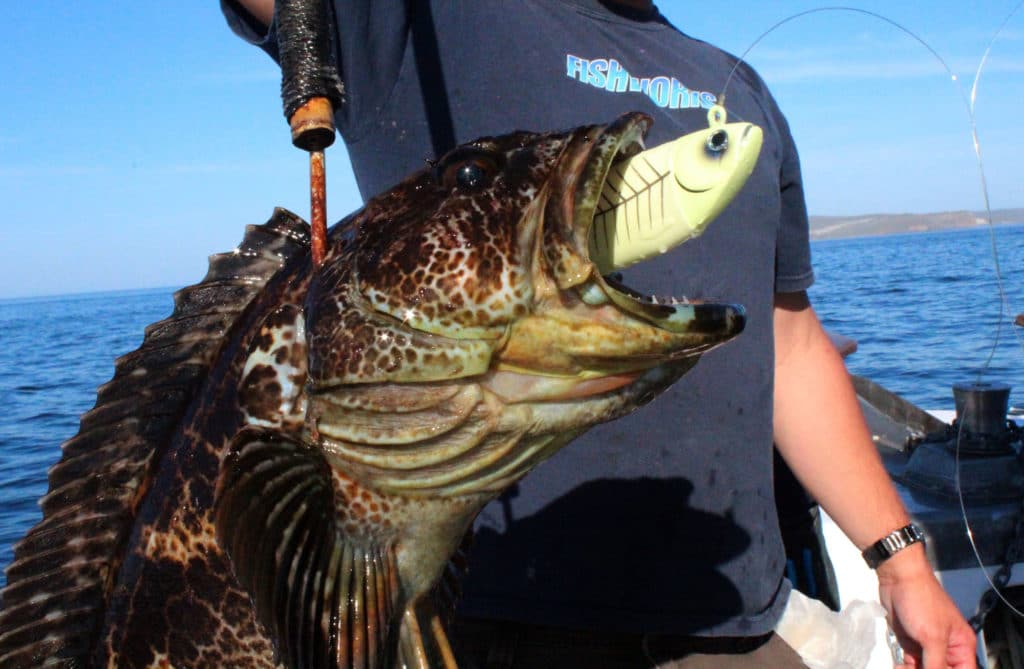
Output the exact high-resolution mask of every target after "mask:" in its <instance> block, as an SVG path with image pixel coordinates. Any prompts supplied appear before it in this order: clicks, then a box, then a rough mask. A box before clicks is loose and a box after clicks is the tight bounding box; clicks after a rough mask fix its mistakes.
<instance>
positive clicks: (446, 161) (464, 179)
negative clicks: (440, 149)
mask: <svg viewBox="0 0 1024 669" xmlns="http://www.w3.org/2000/svg"><path fill="white" fill-rule="evenodd" d="M435 170H436V174H437V180H438V182H439V183H440V184H441V186H443V187H444V188H446V189H449V190H450V189H453V188H458V189H460V190H464V191H476V190H480V189H481V188H485V187H486V186H487V185H488V184H490V182H491V179H493V178H494V175H495V174H497V172H498V163H497V161H496V160H495V159H494V157H493V156H491V155H490V154H489V153H486V152H484V151H482V150H479V149H472V148H470V149H468V150H462V149H456V150H455V151H453V152H452V153H451V154H449V155H447V156H445V157H444V158H442V159H441V160H440V161H439V162H438V164H437V166H436V167H435Z"/></svg>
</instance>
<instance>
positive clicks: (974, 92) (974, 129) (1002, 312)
mask: <svg viewBox="0 0 1024 669" xmlns="http://www.w3.org/2000/svg"><path fill="white" fill-rule="evenodd" d="M1022 6H1024V0H1022V2H1019V3H1017V6H1016V7H1014V8H1013V10H1012V11H1011V12H1010V13H1009V14H1008V15H1007V16H1006V18H1005V19H1004V20H1003V22H1002V23H1001V24H1000V26H999V28H998V29H997V30H996V32H995V33H994V34H993V35H992V38H991V39H990V40H989V42H988V45H987V46H986V47H985V52H984V53H983V54H982V57H981V60H980V61H979V62H978V69H977V71H976V72H975V73H974V82H973V83H972V84H971V95H970V102H969V103H968V110H969V113H970V121H971V138H972V140H973V141H974V153H975V155H976V156H977V158H978V172H979V174H980V175H981V188H982V197H984V201H985V215H986V216H987V219H988V220H987V222H988V230H989V240H990V243H991V246H992V262H993V264H994V267H995V272H996V286H997V287H998V290H999V318H998V319H997V321H996V334H995V341H994V342H993V344H992V348H991V350H990V351H989V355H988V358H987V359H986V360H985V364H984V366H983V367H982V369H980V370H979V371H978V374H977V376H976V378H977V379H978V381H980V380H981V376H982V374H983V373H984V372H985V371H986V370H987V369H988V368H989V366H990V365H991V363H992V359H993V357H995V353H996V347H997V346H998V345H999V337H1000V333H1001V331H1002V327H1003V319H1004V318H1005V316H1006V314H1007V313H1008V312H1007V310H1006V307H1007V297H1006V290H1005V286H1004V285H1003V275H1002V270H1001V268H1000V264H999V250H998V244H997V243H996V233H995V226H994V225H993V224H992V209H991V207H990V206H989V192H988V181H987V179H986V176H985V163H984V160H983V159H982V155H981V141H980V139H979V137H978V125H977V118H976V117H975V103H976V102H977V100H978V85H979V83H980V81H981V73H982V71H983V70H984V69H985V66H986V65H987V64H988V57H989V54H990V53H991V52H992V47H993V45H994V44H995V43H996V40H998V39H999V36H1000V35H1001V34H1002V32H1003V30H1004V29H1005V28H1006V26H1007V24H1008V23H1009V22H1010V20H1011V19H1012V18H1013V17H1014V15H1015V14H1016V13H1017V12H1018V11H1019V10H1020V8H1021V7H1022ZM1015 334H1016V336H1017V341H1018V343H1019V344H1020V345H1021V347H1022V348H1024V340H1022V339H1021V335H1020V333H1015ZM964 423H965V421H963V420H961V421H960V426H959V429H958V430H957V435H956V449H955V451H954V462H955V467H954V472H955V481H956V491H957V501H958V502H959V503H960V514H961V517H962V518H963V521H964V527H965V528H966V535H967V541H968V543H970V545H971V551H972V552H973V553H974V559H975V560H976V561H977V563H978V566H979V567H980V568H981V573H982V574H984V575H985V580H986V581H988V584H989V587H990V590H989V592H993V593H995V595H996V597H998V598H999V600H1000V601H1002V603H1003V605H1004V606H1006V607H1007V608H1008V609H1009V610H1010V611H1012V612H1013V613H1014V615H1016V616H1018V617H1022V618H1024V611H1021V610H1020V609H1018V608H1017V607H1016V606H1014V605H1013V603H1011V602H1010V601H1009V600H1008V599H1007V598H1006V596H1005V595H1004V594H1003V592H1002V588H999V587H997V586H996V584H995V582H994V581H993V580H992V577H991V576H990V575H989V573H988V570H987V569H986V568H985V564H984V560H982V557H981V552H980V551H979V550H978V545H977V543H975V541H974V530H973V529H972V528H971V524H970V522H969V521H968V520H967V506H966V505H965V504H964V491H963V487H962V486H961V485H960V444H961V442H962V440H963V432H964ZM1017 539H1018V537H1011V539H1010V540H1011V541H1015V540H1017ZM1011 567H1012V565H1011ZM1007 586H1009V582H1007ZM979 632H980V630H979Z"/></svg>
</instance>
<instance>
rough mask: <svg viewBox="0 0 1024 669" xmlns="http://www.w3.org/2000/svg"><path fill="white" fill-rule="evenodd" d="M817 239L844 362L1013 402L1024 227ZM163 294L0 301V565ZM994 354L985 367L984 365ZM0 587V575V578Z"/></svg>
mask: <svg viewBox="0 0 1024 669" xmlns="http://www.w3.org/2000/svg"><path fill="white" fill-rule="evenodd" d="M994 234H995V239H996V248H997V249H998V254H999V258H1000V260H1001V264H1002V275H1003V281H1004V284H1005V287H1006V296H1007V301H1008V304H1009V306H1008V307H1007V309H1006V311H1007V316H1006V317H1005V318H1004V321H1005V322H1004V325H1003V328H1002V331H1001V334H1000V335H999V337H998V345H996V346H995V351H994V355H993V354H992V353H993V346H994V345H995V343H996V341H997V337H996V334H997V329H996V325H997V322H998V321H999V313H1000V307H999V292H998V288H997V285H996V280H995V277H996V275H995V272H994V269H993V267H994V264H993V255H992V253H993V252H992V242H991V238H990V233H989V230H988V229H987V228H984V229H972V230H963V231H953V232H942V233H923V234H912V235H896V236H887V237H875V238H860V239H849V240H834V241H821V242H815V243H814V244H813V246H812V249H813V254H814V264H815V271H816V273H817V277H818V278H817V282H816V284H815V286H814V287H813V288H812V290H811V299H812V301H813V303H814V305H815V309H816V310H817V312H818V314H819V316H820V317H821V319H822V321H823V323H824V324H825V325H826V327H828V328H830V329H832V330H834V331H836V332H839V333H841V334H844V335H846V336H848V337H852V338H854V339H856V340H857V342H858V344H859V350H858V351H857V352H856V353H855V354H853V355H852V356H851V357H850V358H849V359H848V360H847V364H848V366H849V368H850V369H851V371H852V372H854V373H856V374H861V375H864V376H868V377H870V378H872V379H873V380H875V381H876V382H878V383H881V384H882V385H884V386H886V387H888V388H890V389H892V390H894V391H897V392H899V393H900V394H902V395H904V396H905V397H907V398H908V399H910V400H911V401H913V402H915V403H916V404H918V405H919V406H922V407H926V408H952V404H953V400H952V394H951V391H950V387H951V385H952V384H953V383H954V382H956V381H964V380H967V381H969V380H975V379H978V378H979V376H978V375H979V373H983V375H982V376H981V377H980V378H982V379H985V380H989V381H995V380H998V381H1004V382H1007V383H1009V384H1011V385H1012V386H1014V390H1013V394H1012V395H1011V400H1010V402H1011V405H1015V406H1024V344H1022V343H1021V335H1024V329H1022V328H1014V327H1013V326H1012V325H1010V323H1011V322H1012V319H1013V315H1014V314H1017V313H1022V312H1024V225H1012V226H999V227H997V228H995V230H994ZM171 293H172V291H171V290H170V289H167V290H148V291H129V292H116V293H100V294H89V295H72V296H64V297H46V298H38V299H20V300H0V398H3V406H2V409H0V566H6V565H7V564H8V563H9V562H10V560H11V559H12V557H13V553H12V545H13V543H14V542H15V541H17V540H18V539H19V538H20V537H21V536H22V535H24V533H25V532H26V531H27V530H28V529H29V528H30V527H31V526H32V525H33V524H34V523H36V522H37V521H38V520H39V518H40V512H39V509H38V506H37V500H38V499H39V497H40V496H41V495H42V494H44V493H45V492H46V470H47V468H48V467H50V466H51V465H52V464H53V463H54V462H56V461H57V459H58V458H59V456H60V449H59V444H60V443H61V442H62V441H64V440H66V439H68V438H70V437H71V436H73V435H74V434H75V432H76V431H77V429H78V418H79V416H80V414H82V413H83V412H85V411H87V410H89V409H90V408H91V407H92V405H93V403H94V401H95V392H96V387H97V386H98V385H100V384H101V383H104V382H106V381H107V380H108V379H109V378H110V377H111V375H112V373H113V360H114V358H115V357H116V356H119V355H123V354H125V353H128V352H130V351H132V350H134V349H135V348H136V347H137V346H138V345H139V344H140V343H141V341H142V332H143V329H144V328H145V326H146V325H148V324H149V323H152V322H154V321H157V320H159V319H161V318H164V317H166V316H167V315H168V314H169V313H170V311H171V308H172V304H173V302H172V297H171ZM990 355H992V359H991V361H990V362H989V357H990ZM3 582H5V579H3V578H2V577H0V583H3Z"/></svg>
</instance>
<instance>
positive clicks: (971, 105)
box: [718, 0, 1024, 617]
mask: <svg viewBox="0 0 1024 669" xmlns="http://www.w3.org/2000/svg"><path fill="white" fill-rule="evenodd" d="M1022 6H1024V0H1022V1H1021V2H1020V3H1018V4H1017V6H1016V7H1014V9H1013V10H1012V11H1011V12H1010V13H1009V14H1008V15H1007V16H1006V18H1005V19H1004V20H1003V22H1002V23H1001V24H1000V26H999V28H998V29H997V30H996V32H995V33H994V34H993V36H992V38H991V39H990V40H989V43H988V46H987V47H986V49H985V52H984V54H983V56H982V58H981V60H980V62H979V64H978V69H977V71H976V72H975V75H974V81H973V83H972V85H971V92H970V96H969V97H968V95H967V94H966V93H965V92H964V88H963V86H962V85H961V83H960V80H959V78H958V77H957V75H956V74H955V73H954V72H953V70H952V69H951V68H950V67H949V65H948V64H947V63H946V61H945V59H944V58H942V56H941V55H940V54H939V53H938V52H937V51H936V50H935V49H934V48H933V47H932V46H931V45H930V44H928V42H926V41H925V40H924V39H923V38H922V37H920V36H919V35H917V34H916V33H914V32H913V31H911V30H910V29H908V28H907V27H905V26H903V25H901V24H899V23H897V22H896V21H893V20H892V19H890V18H888V17H886V16H884V15H882V14H879V13H877V12H873V11H870V10H866V9H861V8H858V7H847V6H827V7H817V8H814V9H809V10H806V11H802V12H798V13H796V14H793V15H791V16H788V17H786V18H784V19H782V20H780V21H778V22H776V23H775V24H773V25H772V26H771V27H770V28H768V29H767V30H765V31H764V32H763V33H761V34H760V35H758V37H757V38H756V39H755V40H754V41H753V42H752V43H751V44H750V46H748V47H747V48H746V50H744V51H743V53H742V54H741V55H740V57H739V58H738V59H737V61H736V63H735V64H734V65H733V67H732V69H731V70H730V71H729V75H728V76H727V77H726V80H725V84H724V85H723V86H722V93H721V95H720V96H719V100H718V104H720V105H722V106H726V93H727V91H728V88H729V84H730V83H731V82H732V78H733V76H734V75H735V73H736V70H737V69H738V68H739V66H740V65H741V64H742V63H744V62H746V58H747V55H748V54H749V53H750V52H751V51H752V50H753V49H754V48H755V47H756V46H757V45H758V44H760V42H761V41H762V40H763V39H764V38H765V37H767V36H768V35H769V34H771V33H772V32H774V31H775V30H777V29H778V28H780V27H781V26H783V25H785V24H787V23H790V22H791V21H795V20H797V19H799V18H803V17H805V16H809V15H812V14H819V13H824V12H850V13H854V14H861V15H864V16H868V17H872V18H875V19H878V20H880V21H882V22H884V23H887V24H889V25H890V26H892V27H894V28H896V29H897V30H899V31H901V32H903V33H905V34H906V35H908V36H909V37H910V38H912V39H913V40H914V41H916V42H917V43H918V44H920V45H921V46H923V47H924V48H925V49H926V50H927V51H928V52H929V53H930V54H931V55H932V56H933V57H934V58H935V60H936V61H938V63H939V65H941V67H942V69H943V70H945V72H946V74H947V75H949V79H950V82H951V83H952V84H953V85H954V86H955V88H956V90H957V92H958V93H959V95H960V99H961V101H962V102H963V105H964V109H965V111H966V113H967V118H968V123H969V125H970V128H971V142H972V146H973V148H974V155H975V157H976V159H977V162H978V174H979V184H980V188H981V195H982V200H983V203H984V207H985V219H986V222H987V224H988V229H989V237H990V240H991V245H992V260H993V266H994V270H995V274H996V283H997V287H998V290H999V316H998V318H997V321H996V332H995V336H994V338H993V342H992V347H991V349H990V351H989V354H988V358H987V359H986V360H985V363H984V365H982V367H981V369H980V370H979V371H978V374H977V377H976V378H977V379H978V381H980V380H981V377H982V376H983V375H984V373H985V372H986V371H987V370H988V369H989V368H990V367H991V364H992V360H993V358H994V356H995V353H996V350H997V348H998V346H999V340H1000V333H1001V331H1002V326H1003V320H1004V318H1006V317H1007V316H1006V315H1007V314H1008V313H1010V312H1009V310H1008V309H1007V306H1008V305H1007V297H1006V291H1005V288H1004V284H1003V277H1002V269H1001V266H1000V263H999V254H998V249H997V243H996V237H995V229H994V226H993V223H992V208H991V200H990V197H989V191H988V180H987V178H986V174H985V165H984V160H983V158H982V154H981V142H980V140H979V138H978V130H977V122H976V118H975V103H976V101H977V94H978V86H979V82H980V80H981V73H982V71H983V70H984V68H985V65H986V64H987V62H988V57H989V54H990V52H991V50H992V46H993V45H994V44H995V42H996V40H997V39H998V38H999V36H1000V34H1002V32H1003V30H1004V29H1005V27H1006V26H1007V24H1008V23H1009V22H1010V20H1011V19H1012V18H1013V16H1014V15H1015V14H1016V13H1017V12H1018V11H1019V10H1020V8H1021V7H1022ZM1016 336H1017V339H1018V341H1019V342H1020V343H1021V347H1022V349H1024V340H1022V336H1021V334H1020V333H1016ZM963 424H964V421H963V420H961V421H960V427H959V431H958V434H957V438H956V448H955V479H954V480H955V482H956V488H957V497H958V501H959V505H960V513H961V516H962V518H963V522H964V529H965V535H966V537H967V541H968V543H969V544H970V546H971V550H972V551H973V553H974V558H975V560H976V561H977V563H978V566H979V567H980V569H981V572H982V574H984V576H985V579H986V580H987V581H988V584H989V586H990V587H991V590H992V592H994V593H995V594H996V595H997V596H998V598H999V599H1000V600H1002V602H1003V604H1005V605H1006V606H1007V608H1008V609H1009V610H1011V611H1012V612H1013V613H1014V614H1015V615H1017V616H1020V617H1024V612H1022V611H1020V610H1019V609H1018V608H1017V607H1015V606H1014V605H1013V604H1012V603H1011V602H1009V601H1008V600H1007V599H1006V597H1005V596H1004V595H1003V593H1002V592H1001V590H1000V588H999V587H998V586H997V585H996V584H995V583H994V582H993V580H992V578H991V576H990V575H989V573H988V570H987V569H986V568H985V564H984V561H983V560H982V557H981V553H980V551H979V550H978V546H977V544H976V543H975V540H974V532H973V530H972V529H971V526H970V522H969V521H968V518H967V508H966V505H965V503H964V495H963V488H962V486H961V484H960V444H961V441H962V437H963V429H964V428H963Z"/></svg>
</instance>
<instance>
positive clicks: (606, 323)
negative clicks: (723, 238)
mask: <svg viewBox="0 0 1024 669" xmlns="http://www.w3.org/2000/svg"><path fill="white" fill-rule="evenodd" d="M648 124H649V120H648V119H647V118H646V117H644V116H642V115H638V114H632V115H627V116H625V117H622V118H620V119H618V120H617V121H615V122H613V123H611V124H609V125H607V126H591V127H586V128H579V129H576V130H572V131H567V132H562V133H543V134H538V133H517V134H513V135H508V136H503V137H496V138H484V139H481V140H478V141H476V142H473V143H471V144H469V145H466V146H463V147H460V148H459V149H456V150H455V151H453V152H451V153H450V154H449V155H447V156H446V157H444V158H443V159H442V160H441V161H439V163H438V164H437V165H435V166H432V167H431V168H429V169H425V170H423V171H421V172H419V173H417V174H415V175H412V176H411V177H410V178H409V179H407V180H406V181H405V182H403V183H402V184H399V185H398V186H397V187H396V188H395V189H393V190H391V191H389V192H387V193H385V194H383V195H381V196H379V197H377V198H375V199H373V200H371V201H370V202H369V203H368V204H367V205H366V207H365V208H364V209H363V210H361V211H360V212H357V213H356V214H354V215H352V216H350V217H349V218H347V219H345V220H344V221H342V222H341V223H339V224H338V225H336V226H335V227H334V228H332V230H331V232H330V235H329V240H328V249H327V253H326V256H325V259H324V262H323V264H322V265H321V266H320V267H318V268H316V269H314V268H313V267H312V265H311V261H310V257H309V242H308V231H307V228H306V227H305V224H303V223H301V222H300V221H298V220H297V219H295V217H294V216H292V215H290V214H287V213H285V212H281V211H278V212H276V213H275V216H274V218H272V219H271V222H269V223H268V224H267V226H264V227H263V228H261V229H260V230H258V231H256V232H252V231H251V232H250V235H249V236H247V238H246V241H243V244H242V246H241V247H240V251H239V252H236V253H235V254H225V255H224V256H218V257H216V258H215V263H214V266H213V267H214V269H211V274H210V275H208V277H207V279H206V280H205V281H204V282H203V283H201V284H198V285H197V286H195V287H192V288H190V289H186V290H185V291H183V293H182V294H181V295H180V296H179V305H178V308H177V309H176V312H175V314H174V315H173V316H172V317H171V318H170V319H168V321H165V322H163V323H162V324H158V326H154V327H155V328H156V329H155V330H153V331H154V332H157V333H158V334H159V333H162V335H161V336H153V337H147V341H146V342H145V343H144V344H143V346H142V348H140V350H139V351H138V352H136V354H130V355H129V356H126V358H127V359H129V360H128V362H121V363H119V366H118V369H117V372H116V373H115V379H114V380H113V381H112V382H111V384H108V387H109V388H112V389H113V390H110V391H109V392H107V393H106V395H105V394H104V390H102V389H101V393H100V400H99V401H98V403H97V408H96V409H94V410H93V412H90V414H91V415H92V416H93V417H92V418H88V416H89V415H87V419H88V420H86V419H83V431H82V432H81V433H80V435H79V437H76V438H75V439H73V440H71V441H70V442H68V444H69V445H71V448H70V450H69V447H68V446H67V445H66V446H65V455H64V458H63V459H62V461H61V463H59V464H58V465H57V466H56V467H55V468H54V470H53V472H51V488H54V487H55V486H57V492H60V491H61V490H64V489H63V488H60V487H59V486H60V485H71V486H72V490H71V492H70V493H67V494H65V495H64V496H63V497H61V496H60V495H58V496H56V497H54V492H53V491H51V493H50V496H51V497H50V499H51V502H50V503H49V506H47V505H45V504H44V512H45V515H44V520H43V521H42V522H41V523H40V525H39V526H38V527H37V528H35V529H33V530H32V532H30V533H29V535H28V536H27V537H26V539H25V540H24V541H23V542H22V543H21V544H19V547H18V548H17V549H16V557H15V562H14V563H13V564H12V566H11V567H10V568H9V570H8V576H9V580H10V585H9V586H8V587H7V588H6V589H5V590H4V592H3V603H4V608H3V609H2V610H0V666H5V667H6V666H13V667H21V666H26V667H27V666H42V665H43V664H44V662H47V661H49V662H50V665H51V666H64V667H150V666H167V667H212V666H225V667H227V666H230V667H415V668H417V669H426V668H428V667H449V668H450V667H455V666H456V661H455V659H454V656H453V654H452V650H451V648H450V646H449V644H448V641H447V639H446V636H445V633H444V625H443V618H444V613H445V611H446V610H448V609H450V606H451V603H452V600H453V599H454V597H455V595H456V591H457V586H456V584H455V581H456V578H457V572H458V569H457V568H456V567H455V566H454V564H453V560H455V561H457V560H459V559H461V551H460V545H461V543H462V541H463V539H464V537H465V535H466V532H467V530H468V528H469V527H470V525H471V523H472V520H473V518H474V517H475V516H476V514H477V513H478V512H479V511H480V509H481V508H482V507H483V506H484V505H485V504H486V503H487V502H488V501H490V500H492V499H494V498H495V497H496V496H497V495H499V494H500V493H501V491H502V490H504V489H505V488H507V487H508V486H509V485H511V484H512V483H514V482H515V481H516V480H518V479H519V478H521V477H522V476H525V475H526V474H527V473H528V472H529V470H530V469H532V468H533V467H534V466H536V465H537V464H539V463H540V462H541V461H543V460H545V459H546V458H548V457H550V456H551V455H552V454H553V453H554V452H556V451H557V450H558V449H559V448H560V447H562V446H563V445H564V444H566V443H567V442H568V441H570V440H571V439H572V438H573V437H574V436H576V435H578V434H580V433H581V432H583V431H585V430H586V429H587V428H589V427H591V426H592V425H594V424H596V423H599V422H602V421H606V420H611V419H614V418H615V417H618V416H621V415H623V414H625V413H627V412H629V411H631V410H633V409H634V408H636V407H637V406H639V405H641V404H643V403H645V402H647V401H649V400H650V399H652V398H653V397H654V396H656V395H657V394H658V393H659V392H660V391H661V390H663V389H664V388H666V387H668V385H670V384H671V383H672V382H674V381H675V380H676V379H677V378H678V377H679V376H681V375H682V374H683V373H685V371H686V370H688V369H689V368H691V367H692V366H693V365H694V364H696V362H697V359H698V358H699V356H700V354H702V353H703V352H705V351H707V350H710V349H711V348H713V347H714V346H717V345H719V344H721V343H723V342H725V341H727V340H728V339H730V338H731V337H733V336H735V335H736V334H738V333H739V332H740V331H741V330H742V327H743V312H742V308H740V307H737V306H734V305H725V304H690V303H685V304H658V303H649V302H645V301H643V300H640V299H637V296H636V295H634V294H632V293H631V291H629V290H628V289H626V288H624V287H622V286H618V285H615V284H613V283H612V282H609V281H606V280H605V279H604V278H603V277H601V276H600V275H599V274H598V273H597V271H596V270H595V268H594V264H593V263H592V262H591V261H590V259H589V257H588V248H589V243H588V240H589V234H590V227H591V225H592V222H593V220H592V219H593V211H594V207H595V206H596V203H597V198H598V197H599V195H600V192H601V188H602V186H603V183H604V180H605V178H606V175H607V172H608V170H609V168H610V166H611V164H612V162H613V161H614V160H615V159H616V157H618V156H621V155H625V154H628V153H630V152H633V151H636V150H637V148H638V145H639V142H640V140H641V138H642V134H643V132H644V131H645V130H646V127H647V125H648ZM267 231H270V232H272V233H273V234H274V235H277V237H275V239H278V238H279V241H276V242H274V243H268V244H266V245H265V246H262V247H259V249H258V250H259V252H249V251H246V250H245V249H250V248H251V247H253V246H254V244H255V242H253V241H252V240H251V239H250V237H251V236H253V235H256V236H258V234H265V233H267ZM257 246H258V245H257ZM215 269H216V271H215ZM132 356H135V358H132ZM136 359H137V360H140V361H145V364H142V363H139V364H135V366H133V365H132V363H131V361H132V360H136ZM182 369H187V370H192V372H191V373H189V374H184V375H182V374H178V370H182ZM179 376H181V378H179ZM107 395H109V396H110V397H107ZM115 396H116V397H115ZM105 397H106V399H105ZM140 408H142V409H145V411H142V412H141V414H142V415H141V417H140V415H137V413H133V410H135V409H140ZM150 415H154V416H156V415H160V416H163V418H162V422H159V424H158V425H157V422H154V423H153V425H157V427H153V428H152V429H148V430H147V428H146V425H147V424H148V423H147V421H148V418H147V416H150ZM88 421H92V422H88ZM94 423H95V425H94ZM83 435H85V436H84V437H83ZM90 435H92V436H90ZM83 439H86V441H88V444H87V445H88V446H89V448H88V449H86V448H85V446H82V447H81V450H82V453H79V452H78V451H77V450H75V449H76V448H78V447H77V446H76V444H77V443H78V442H80V441H82V440H83ZM83 443H84V442H83ZM89 468H91V469H92V471H95V472H100V474H98V475H97V476H98V478H97V482H98V483H97V485H107V484H112V485H114V486H115V487H114V488H112V490H113V491H114V492H113V493H108V494H106V497H103V496H101V497H103V499H107V500H108V501H107V502H103V500H102V499H101V501H100V502H97V501H96V500H92V501H89V500H86V497H87V495H86V493H85V492H77V493H76V492H75V490H77V488H74V486H78V485H79V484H78V483H76V482H75V481H74V480H72V481H71V482H70V483H67V480H69V479H72V478H73V477H72V474H74V473H79V472H86V471H87V470H88V469H89ZM80 476H82V477H84V478H86V479H88V478H89V476H88V475H87V474H84V473H83V474H80ZM65 492H66V491H65ZM90 499H91V498H90ZM87 533H88V534H89V535H90V536H95V537H99V538H98V539H95V540H93V539H90V538H89V537H86V536H83V535H84V534H87ZM91 541H95V542H99V543H96V544H95V547H94V548H92V549H90V552H88V553H87V554H86V557H85V558H83V559H81V560H77V561H76V560H75V558H74V555H75V552H76V550H77V549H78V548H80V547H81V546H82V545H83V544H84V545H86V546H89V545H91V544H90V542H91ZM62 569H63V571H61V570H62ZM59 574H64V575H65V576H66V578H65V577H64V576H60V577H58V575H59ZM62 578H63V580H61V579H62ZM48 579H51V580H53V583H54V585H53V587H52V588H47V586H46V585H45V583H46V582H47V580H48ZM83 592H84V593H86V594H85V595H83V594H82V593H83ZM29 613H31V614H33V615H34V616H35V617H34V618H31V620H34V621H36V622H29V623H26V622H24V620H25V618H24V616H25V615H26V614H29Z"/></svg>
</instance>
